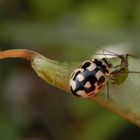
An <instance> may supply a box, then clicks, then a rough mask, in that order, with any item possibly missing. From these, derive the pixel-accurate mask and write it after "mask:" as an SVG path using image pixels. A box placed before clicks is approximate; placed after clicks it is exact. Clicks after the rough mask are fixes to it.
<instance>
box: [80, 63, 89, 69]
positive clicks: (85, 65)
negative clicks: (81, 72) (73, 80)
mask: <svg viewBox="0 0 140 140" xmlns="http://www.w3.org/2000/svg"><path fill="white" fill-rule="evenodd" d="M90 64H91V63H90V62H85V63H84V64H83V66H81V68H82V69H86V68H87V67H89V66H90Z"/></svg>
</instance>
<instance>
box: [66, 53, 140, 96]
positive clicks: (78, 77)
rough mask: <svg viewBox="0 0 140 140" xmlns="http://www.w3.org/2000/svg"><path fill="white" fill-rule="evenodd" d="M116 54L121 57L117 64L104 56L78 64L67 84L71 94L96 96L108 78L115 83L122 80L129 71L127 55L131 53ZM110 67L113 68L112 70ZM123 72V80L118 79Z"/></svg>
mask: <svg viewBox="0 0 140 140" xmlns="http://www.w3.org/2000/svg"><path fill="white" fill-rule="evenodd" d="M117 56H118V58H120V59H121V63H120V64H119V65H117V66H113V65H112V64H111V62H110V61H109V59H108V58H106V57H105V58H102V59H92V60H87V61H84V62H83V63H82V64H81V65H79V66H78V67H77V68H76V69H75V70H74V72H72V74H71V77H70V82H69V86H70V90H71V92H72V94H73V95H74V96H78V97H82V98H89V97H93V96H96V95H97V94H98V93H99V92H100V91H101V90H102V89H103V88H104V87H105V86H106V84H107V82H108V79H109V78H110V79H111V80H113V82H112V83H115V84H120V83H122V82H124V80H125V79H126V77H127V74H128V73H129V71H128V56H132V55H130V54H122V55H117ZM132 57H133V56H132ZM112 68H114V69H113V70H112ZM123 73H126V76H125V78H124V80H122V81H120V80H119V79H120V78H119V77H120V76H122V74H123ZM134 73H135V72H134ZM138 73H139V72H138ZM108 97H109V95H108Z"/></svg>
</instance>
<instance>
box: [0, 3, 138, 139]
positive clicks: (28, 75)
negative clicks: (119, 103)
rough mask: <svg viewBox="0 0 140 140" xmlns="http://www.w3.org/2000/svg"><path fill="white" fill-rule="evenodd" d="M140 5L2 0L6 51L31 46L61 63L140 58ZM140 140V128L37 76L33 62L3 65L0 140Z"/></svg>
mask: <svg viewBox="0 0 140 140" xmlns="http://www.w3.org/2000/svg"><path fill="white" fill-rule="evenodd" d="M139 37H140V1H139V0H81V1H80V0H59V1H57V0H0V49H1V50H5V49H13V48H27V49H32V50H35V51H37V52H40V53H41V54H43V55H45V56H47V57H49V58H52V59H55V60H59V61H81V60H85V59H87V58H90V57H91V55H92V54H94V51H95V50H97V49H98V47H102V46H116V47H122V48H125V47H126V46H127V47H129V48H126V50H127V49H131V52H133V53H134V54H135V55H136V56H139V55H140V48H139V44H140V38H139ZM65 139H67V140H71V139H72V140H132V139H133V140H138V139H140V129H139V128H138V127H136V126H134V125H132V124H130V123H128V122H127V121H125V120H123V119H122V118H120V117H119V116H117V115H115V114H113V113H111V112H109V111H108V110H106V109H104V108H102V107H100V106H98V105H97V104H95V103H93V102H91V101H87V100H82V99H78V98H73V97H72V96H71V95H67V94H66V93H64V92H63V91H61V90H59V89H56V88H53V87H51V86H49V85H48V84H47V83H45V82H44V81H43V80H41V79H40V78H38V77H37V75H36V74H35V72H34V71H33V70H32V69H31V67H30V63H28V62H26V61H24V60H19V59H14V60H13V59H9V60H2V61H0V140H65Z"/></svg>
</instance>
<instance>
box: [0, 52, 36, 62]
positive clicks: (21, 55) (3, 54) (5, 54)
mask: <svg viewBox="0 0 140 140" xmlns="http://www.w3.org/2000/svg"><path fill="white" fill-rule="evenodd" d="M35 55H37V52H34V51H31V50H26V49H13V50H5V51H0V59H6V58H22V59H26V60H29V61H32V60H33V59H34V57H35Z"/></svg>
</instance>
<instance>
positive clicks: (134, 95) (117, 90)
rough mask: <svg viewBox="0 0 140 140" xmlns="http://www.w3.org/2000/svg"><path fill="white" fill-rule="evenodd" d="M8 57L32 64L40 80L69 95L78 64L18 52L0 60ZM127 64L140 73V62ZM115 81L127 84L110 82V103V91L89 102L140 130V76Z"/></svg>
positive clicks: (4, 54) (0, 56) (2, 54)
mask: <svg viewBox="0 0 140 140" xmlns="http://www.w3.org/2000/svg"><path fill="white" fill-rule="evenodd" d="M9 57H19V58H24V59H27V60H29V61H31V64H32V67H33V69H34V70H35V71H36V73H37V74H38V76H39V77H41V78H42V79H43V80H45V81H46V82H48V83H49V84H51V85H53V86H55V87H58V88H60V89H62V90H64V91H66V92H67V93H70V90H69V79H70V74H71V72H72V71H73V70H74V69H75V68H76V65H78V63H77V64H76V63H74V64H72V63H67V64H66V63H60V62H57V61H53V60H50V59H48V58H46V57H44V56H42V55H40V54H38V53H36V52H33V51H29V50H20V49H19V50H9V51H3V52H0V59H4V58H9ZM111 61H112V63H113V64H114V63H116V62H115V61H118V57H115V58H114V59H113V60H111ZM128 63H129V70H130V71H139V70H140V59H135V58H132V57H129V60H128ZM122 77H123V78H122ZM116 78H117V79H119V78H120V79H121V78H122V79H124V81H123V82H121V83H120V84H112V81H111V80H109V99H108V92H107V87H105V88H104V90H102V91H101V92H100V93H99V94H98V95H97V96H96V97H93V98H89V100H92V101H94V102H97V103H99V104H101V105H102V106H104V107H105V108H107V109H109V110H111V111H113V112H115V113H116V114H118V115H120V116H121V117H123V118H124V119H127V120H129V121H130V122H131V123H133V124H136V125H138V126H140V92H139V91H140V74H139V73H128V74H126V75H125V74H124V75H120V76H119V77H116ZM121 81H122V80H121Z"/></svg>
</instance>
